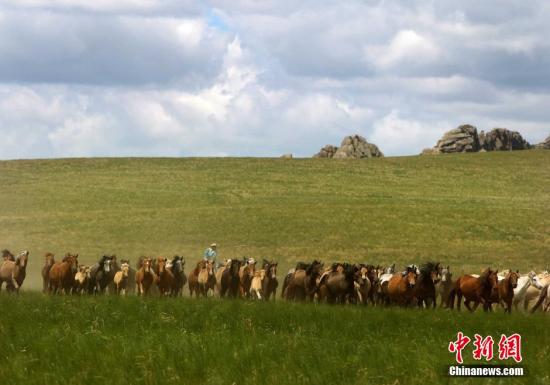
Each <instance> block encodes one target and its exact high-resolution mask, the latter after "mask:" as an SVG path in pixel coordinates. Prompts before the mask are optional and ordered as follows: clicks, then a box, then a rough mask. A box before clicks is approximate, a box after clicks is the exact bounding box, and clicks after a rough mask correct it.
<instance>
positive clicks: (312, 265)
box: [306, 259, 321, 275]
mask: <svg viewBox="0 0 550 385" xmlns="http://www.w3.org/2000/svg"><path fill="white" fill-rule="evenodd" d="M320 264H321V262H319V261H318V260H316V259H315V260H314V261H313V262H312V263H311V264H310V265H309V266H308V268H307V269H306V274H307V275H311V273H313V269H314V268H316V267H317V266H319V265H320Z"/></svg>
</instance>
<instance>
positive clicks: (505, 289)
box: [492, 269, 519, 313]
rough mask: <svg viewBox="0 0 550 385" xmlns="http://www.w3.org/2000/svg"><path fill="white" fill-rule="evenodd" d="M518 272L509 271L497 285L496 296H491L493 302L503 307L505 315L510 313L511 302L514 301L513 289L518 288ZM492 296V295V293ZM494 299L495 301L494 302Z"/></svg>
mask: <svg viewBox="0 0 550 385" xmlns="http://www.w3.org/2000/svg"><path fill="white" fill-rule="evenodd" d="M518 279H519V270H516V271H515V272H514V271H512V270H511V269H510V272H508V274H506V276H505V277H504V279H503V280H501V281H500V282H499V283H498V295H497V296H494V295H493V298H492V299H493V302H499V303H500V304H501V306H502V307H504V312H505V313H512V302H513V301H514V289H515V288H516V287H517V286H518ZM493 294H494V293H493ZM494 297H497V298H496V301H494V299H495V298H494Z"/></svg>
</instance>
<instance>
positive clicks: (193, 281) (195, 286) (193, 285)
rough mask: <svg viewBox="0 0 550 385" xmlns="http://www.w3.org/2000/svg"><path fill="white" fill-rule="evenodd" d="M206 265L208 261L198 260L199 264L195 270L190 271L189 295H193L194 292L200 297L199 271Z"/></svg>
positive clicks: (188, 279)
mask: <svg viewBox="0 0 550 385" xmlns="http://www.w3.org/2000/svg"><path fill="white" fill-rule="evenodd" d="M205 267H206V261H205V260H202V261H199V262H197V265H196V266H195V268H194V269H193V270H191V271H190V272H189V276H188V277H187V285H188V286H189V296H190V297H192V296H193V293H195V295H196V296H197V298H198V297H199V281H198V279H199V273H200V271H201V270H202V269H203V268H205Z"/></svg>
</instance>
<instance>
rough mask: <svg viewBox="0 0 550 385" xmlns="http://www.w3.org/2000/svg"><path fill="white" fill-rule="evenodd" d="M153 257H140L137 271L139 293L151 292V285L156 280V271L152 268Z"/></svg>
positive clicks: (141, 294)
mask: <svg viewBox="0 0 550 385" xmlns="http://www.w3.org/2000/svg"><path fill="white" fill-rule="evenodd" d="M151 265H152V260H151V258H140V259H139V261H138V271H137V272H136V286H137V294H138V295H139V296H145V295H147V294H148V293H149V289H151V285H153V282H155V280H156V277H155V272H154V271H153V268H152V266H151Z"/></svg>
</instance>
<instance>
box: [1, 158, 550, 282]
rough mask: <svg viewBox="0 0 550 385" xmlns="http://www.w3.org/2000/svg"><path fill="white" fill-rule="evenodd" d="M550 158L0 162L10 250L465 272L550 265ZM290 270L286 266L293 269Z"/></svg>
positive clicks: (33, 267)
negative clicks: (214, 254)
mask: <svg viewBox="0 0 550 385" xmlns="http://www.w3.org/2000/svg"><path fill="white" fill-rule="evenodd" d="M549 181H550V151H525V152H510V153H482V154H463V155H454V156H433V157H430V156H424V157H421V156H416V157H402V158H385V159H371V160H368V161H345V160H343V161H337V160H326V159H294V160H284V159H257V158H255V159H60V160H28V161H7V162H0V183H1V185H2V186H3V188H2V189H1V190H0V243H1V244H0V247H2V248H9V249H12V250H20V249H28V250H30V251H31V259H30V262H29V270H30V271H29V278H28V281H27V282H26V284H25V286H26V287H27V288H34V289H37V288H39V287H40V282H39V279H38V277H39V269H40V266H41V263H42V260H41V258H42V254H43V253H44V252H45V251H52V252H54V253H56V254H58V255H61V254H63V253H65V252H66V251H75V252H78V253H80V262H85V263H91V262H95V261H96V260H97V258H98V256H100V255H101V254H102V253H116V254H118V255H119V256H123V257H129V258H131V259H132V260H135V259H136V258H137V257H138V256H139V255H143V254H148V255H173V254H175V253H180V254H182V255H184V256H185V258H186V259H187V260H188V261H191V262H193V261H194V260H196V259H198V258H199V257H200V256H201V254H202V252H203V250H204V248H205V247H206V246H207V245H208V244H210V243H211V242H213V241H215V242H217V243H218V244H219V245H220V248H219V251H220V256H221V257H222V258H224V257H236V256H242V255H248V256H254V257H256V258H260V257H264V256H265V257H269V258H273V259H277V260H279V261H280V263H281V265H282V267H283V269H285V268H286V267H290V266H291V265H292V264H293V263H294V262H295V261H296V260H309V259H312V258H321V259H322V260H323V261H332V260H344V259H345V260H353V261H359V260H360V261H368V262H374V263H381V264H388V263H392V262H397V264H398V265H402V264H405V263H407V264H408V263H412V262H420V261H422V260H426V259H435V260H439V261H442V262H443V263H446V264H450V265H451V266H453V267H454V270H455V272H458V270H465V271H470V272H471V271H474V272H477V271H479V269H480V268H482V267H484V266H486V265H489V264H490V265H493V266H496V267H499V268H501V269H502V268H510V267H512V268H519V269H520V270H522V271H525V270H527V269H532V268H535V269H537V270H540V269H542V268H547V267H548V266H549V265H550V236H549V234H550V215H549V207H550V183H549ZM281 270H282V269H281Z"/></svg>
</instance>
